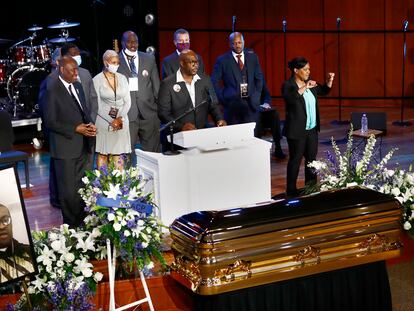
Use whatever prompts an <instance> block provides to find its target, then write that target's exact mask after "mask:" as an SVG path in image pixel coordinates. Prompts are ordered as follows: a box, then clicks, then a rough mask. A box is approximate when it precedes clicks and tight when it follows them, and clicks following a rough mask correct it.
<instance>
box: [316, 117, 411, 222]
mask: <svg viewBox="0 0 414 311" xmlns="http://www.w3.org/2000/svg"><path fill="white" fill-rule="evenodd" d="M352 132H353V128H352V125H351V129H350V131H349V134H348V142H347V145H346V150H345V151H344V153H341V151H340V150H339V147H338V146H337V144H336V143H335V140H334V139H333V138H332V139H331V140H332V148H333V152H330V151H327V156H326V158H325V159H320V160H316V161H313V162H311V163H309V164H308V166H309V167H311V168H313V169H314V170H315V171H316V173H317V174H318V177H319V183H318V184H317V187H318V189H317V190H319V191H325V190H331V189H340V188H346V187H352V186H356V185H359V186H363V187H367V188H370V189H374V190H377V191H379V192H382V193H387V194H391V195H393V196H394V197H395V198H396V199H397V200H398V201H399V202H400V203H401V204H402V205H403V208H404V209H403V217H404V219H403V223H404V229H405V230H410V229H412V228H413V226H414V174H413V172H412V167H411V166H410V168H409V170H408V171H404V170H402V169H401V168H397V169H395V170H391V169H388V168H387V167H386V166H387V164H388V162H389V160H390V159H391V157H392V156H393V154H394V152H395V151H396V150H398V149H397V148H392V149H391V150H390V151H389V152H388V153H387V155H386V156H385V157H383V158H382V159H380V161H379V162H376V161H375V159H374V153H375V144H376V138H375V136H374V135H371V136H370V137H369V138H368V140H367V143H366V145H365V147H364V149H363V151H362V152H359V150H358V149H357V148H356V147H354V146H353V138H352Z"/></svg>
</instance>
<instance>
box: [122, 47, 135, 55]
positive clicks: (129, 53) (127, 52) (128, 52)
mask: <svg viewBox="0 0 414 311" xmlns="http://www.w3.org/2000/svg"><path fill="white" fill-rule="evenodd" d="M124 53H125V54H126V55H128V56H135V55H136V54H137V52H132V51H130V50H128V49H127V48H125V50H124Z"/></svg>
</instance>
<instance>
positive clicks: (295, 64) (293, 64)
mask: <svg viewBox="0 0 414 311" xmlns="http://www.w3.org/2000/svg"><path fill="white" fill-rule="evenodd" d="M307 63H309V61H308V60H307V59H306V58H305V57H303V56H298V57H295V58H293V59H292V60H291V61H289V62H288V67H289V69H290V70H291V71H292V72H293V71H294V69H302V68H303V67H305V66H306V64H307Z"/></svg>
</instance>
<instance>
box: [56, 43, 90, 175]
mask: <svg viewBox="0 0 414 311" xmlns="http://www.w3.org/2000/svg"><path fill="white" fill-rule="evenodd" d="M61 55H62V56H71V57H72V58H74V59H75V60H76V62H77V64H78V72H79V74H78V80H79V82H80V83H81V84H82V88H83V91H84V93H85V99H86V105H87V106H88V108H89V111H90V117H91V119H92V122H95V120H96V116H97V115H98V95H97V94H96V90H95V87H94V86H93V81H92V75H91V73H90V72H89V70H88V69H85V68H82V67H80V65H81V64H82V57H81V54H80V50H79V48H78V47H77V46H76V45H75V44H73V43H66V44H65V45H64V46H62V48H61ZM91 169H92V167H91Z"/></svg>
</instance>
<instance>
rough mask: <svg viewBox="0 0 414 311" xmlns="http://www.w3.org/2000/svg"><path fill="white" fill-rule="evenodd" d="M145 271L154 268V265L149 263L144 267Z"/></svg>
mask: <svg viewBox="0 0 414 311" xmlns="http://www.w3.org/2000/svg"><path fill="white" fill-rule="evenodd" d="M145 267H146V268H147V269H152V268H154V263H153V262H152V261H151V262H150V263H149V264H147V265H146V266H145Z"/></svg>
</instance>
